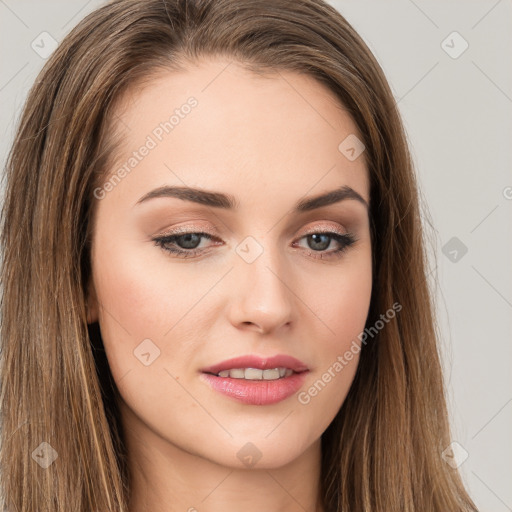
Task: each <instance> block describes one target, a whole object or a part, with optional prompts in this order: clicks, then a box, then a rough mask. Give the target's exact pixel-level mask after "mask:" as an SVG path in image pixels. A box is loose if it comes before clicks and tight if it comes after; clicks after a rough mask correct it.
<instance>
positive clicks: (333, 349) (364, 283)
mask: <svg viewBox="0 0 512 512" xmlns="http://www.w3.org/2000/svg"><path fill="white" fill-rule="evenodd" d="M317 283H318V284H320V283H321V285H322V288H321V289H317V290H316V291H315V293H314V294H313V295H312V297H313V299H312V300H314V302H312V304H311V309H312V310H313V312H314V313H316V315H317V318H318V319H319V320H321V322H320V324H323V326H322V331H323V332H324V333H325V336H323V339H324V343H325V345H324V347H325V351H324V353H325V354H326V355H328V356H329V357H331V358H332V356H333V354H338V353H340V352H342V351H345V350H346V349H347V347H348V346H350V345H351V343H352V341H353V340H357V337H358V335H359V334H360V333H361V332H362V331H363V330H364V327H365V324H366V319H367V316H368V311H369V307H370V299H371V292H372V267H371V252H370V251H369V250H367V251H364V253H363V252H360V253H358V254H356V257H355V258H353V259H352V260H350V261H347V264H346V265H345V266H343V265H341V266H340V271H339V273H336V277H335V278H334V277H333V276H330V278H329V279H322V280H321V281H320V280H319V281H317ZM319 328H320V327H319Z"/></svg>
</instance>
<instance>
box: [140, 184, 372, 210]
mask: <svg viewBox="0 0 512 512" xmlns="http://www.w3.org/2000/svg"><path fill="white" fill-rule="evenodd" d="M157 197H175V198H177V199H181V200H183V201H191V202H193V203H198V204H201V205H204V206H210V207H212V208H223V209H225V210H237V209H238V208H239V206H240V203H239V201H238V200H237V199H236V198H235V197H234V196H232V195H231V194H224V193H222V192H214V191H209V190H203V189H199V188H191V187H176V186H163V187H159V188H156V189H154V190H151V191H150V192H148V193H147V194H145V195H143V196H142V197H141V198H140V199H139V200H138V201H137V203H136V204H140V203H143V202H145V201H148V200H149V199H154V198H157ZM349 199H352V200H356V201H358V202H360V203H362V204H364V205H365V207H366V209H368V208H369V205H368V203H367V202H366V200H365V199H364V198H363V197H362V196H361V195H360V194H359V193H358V192H356V191H355V190H354V189H353V188H351V187H349V186H347V185H343V186H342V187H340V188H337V189H335V190H331V191H330V192H326V193H323V194H320V195H316V196H313V197H308V198H306V199H301V200H299V201H298V202H297V203H296V204H295V206H294V211H295V212H297V213H302V212H309V211H311V210H316V209H317V208H321V207H323V206H329V205H331V204H334V203H339V202H340V201H345V200H349Z"/></svg>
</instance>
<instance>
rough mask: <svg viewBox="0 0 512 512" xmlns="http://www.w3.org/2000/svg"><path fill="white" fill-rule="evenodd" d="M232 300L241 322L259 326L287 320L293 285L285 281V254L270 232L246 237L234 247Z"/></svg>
mask: <svg viewBox="0 0 512 512" xmlns="http://www.w3.org/2000/svg"><path fill="white" fill-rule="evenodd" d="M236 253H237V260H238V261H236V264H235V267H236V268H235V272H234V276H233V277H234V279H235V283H236V285H235V286H236V292H235V294H234V295H235V301H236V303H237V311H238V314H239V315H242V316H241V317H240V318H239V320H240V321H242V322H252V323H257V324H259V325H260V326H263V325H264V324H267V325H266V326H267V327H269V328H270V324H279V323H283V322H287V321H289V320H290V317H291V312H292V306H293V293H292V291H291V289H293V286H292V284H291V283H289V282H288V281H289V279H290V273H289V272H287V271H286V261H285V255H284V254H283V252H282V248H281V247H279V246H278V244H277V243H276V240H275V238H274V237H272V236H271V235H269V236H265V237H264V239H262V238H259V239H257V238H256V237H253V236H248V237H246V238H245V239H244V240H242V242H240V243H239V245H238V246H237V247H236Z"/></svg>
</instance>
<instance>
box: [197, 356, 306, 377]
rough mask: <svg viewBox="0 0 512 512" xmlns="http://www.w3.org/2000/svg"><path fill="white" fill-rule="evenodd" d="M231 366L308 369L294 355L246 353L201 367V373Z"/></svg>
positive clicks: (295, 370)
mask: <svg viewBox="0 0 512 512" xmlns="http://www.w3.org/2000/svg"><path fill="white" fill-rule="evenodd" d="M233 368H259V369H261V370H269V369H272V368H289V369H291V370H293V371H294V372H296V373H300V372H304V371H307V370H309V368H308V367H307V365H306V364H304V363H303V362H302V361H299V360H298V359H295V357H292V356H288V355H285V354H278V355H275V356H271V357H261V356H256V355H247V356H240V357H234V358H232V359H226V360H225V361H222V362H220V363H217V364H214V365H213V366H208V367H207V368H202V369H201V371H202V372H203V373H213V374H215V375H217V374H218V373H219V372H221V371H223V370H231V369H233Z"/></svg>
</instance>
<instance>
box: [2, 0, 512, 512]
mask: <svg viewBox="0 0 512 512" xmlns="http://www.w3.org/2000/svg"><path fill="white" fill-rule="evenodd" d="M102 3H103V2H101V1H98V0H89V1H86V0H72V1H71V0H67V1H64V0H61V1H56V0H52V1H44V2H42V1H36V0H32V1H28V0H0V54H1V59H0V105H1V110H0V112H1V116H0V164H1V165H2V168H3V165H4V163H5V158H6V155H7V151H8V148H9V146H10V144H11V142H12V137H13V133H14V127H15V124H16V121H17V119H18V117H19V113H20V107H21V106H22V104H23V101H24V99H25V97H26V94H27V92H28V89H29V87H30V86H31V85H32V83H33V81H34V79H35V77H36V75H37V73H38V71H39V70H40V68H41V67H42V65H43V64H44V61H45V59H44V57H45V55H43V56H41V55H40V54H41V53H44V51H47V50H50V49H51V44H50V43H51V39H50V36H51V37H53V38H54V39H55V40H56V41H60V40H61V39H62V38H63V37H64V35H65V34H66V33H67V32H68V31H69V30H70V29H71V28H72V27H73V26H74V25H75V24H76V23H77V22H78V21H79V20H80V19H81V18H83V17H84V16H85V15H86V14H87V13H88V12H90V11H92V10H93V9H94V8H96V7H97V6H99V5H101V4H102ZM330 3H331V4H332V5H334V6H335V7H336V8H337V9H338V10H339V11H340V12H341V13H342V14H343V15H344V16H345V17H346V18H347V19H348V21H349V22H350V23H352V24H353V26H354V27H355V28H356V30H358V32H359V33H360V34H361V35H362V36H363V38H364V39H365V40H366V42H367V43H368V45H369V46H370V48H371V49H372V51H373V52H374V54H375V55H376V57H377V59H378V60H379V62H380V63H381V65H382V67H383V68H384V71H385V73H386V75H387V77H388V79H389V82H390V84H391V87H392V90H393V93H394V95H395V97H396V99H397V101H398V102H399V103H398V104H399V107H400V110H401V112H402V115H403V119H404V123H405V126H406V130H407V134H408V138H409V140H410V143H411V149H412V153H413V156H414V160H415V163H416V166H417V172H418V178H419V182H420V186H421V194H422V197H423V205H422V207H423V210H424V212H425V217H426V218H428V217H430V218H431V220H432V222H433V226H432V228H429V227H428V226H427V233H428V235H429V236H430V237H431V239H432V244H431V246H432V248H431V257H430V261H431V263H430V270H431V273H430V277H429V280H430V284H431V286H432V289H433V291H434V293H435V295H436V298H437V313H438V318H439V324H440V331H441V334H442V340H441V342H442V351H443V357H444V366H445V375H446V382H447V384H448V390H447V392H448V399H449V406H450V414H451V419H452V426H453V440H454V441H456V442H457V443H458V444H459V445H460V447H461V448H458V450H459V451H458V452H457V456H456V457H455V460H456V463H457V464H460V471H461V472H462V474H463V478H464V480H465V482H466V484H467V486H468V488H469V490H470V493H471V494H472V496H473V498H474V499H475V501H476V503H477V505H478V506H479V507H480V508H481V510H482V511H496V512H501V511H506V510H511V511H512V486H511V485H510V482H511V481H512V480H511V477H512V436H511V435H510V432H511V426H512V385H511V381H512V376H511V375H512V372H511V366H512V346H511V343H510V341H511V339H512V336H511V331H512V329H511V326H512V321H511V319H512V315H511V313H512V265H511V263H512V258H511V256H512V237H511V231H512V229H511V228H512V223H511V219H512V215H511V214H512V173H511V168H512V166H511V161H512V151H511V148H510V147H511V144H512V69H511V63H512V60H511V53H512V51H511V49H512V1H510V0H508V1H507V0H498V1H496V0H490V1H487V0H485V1H483V0H482V1H474V0H473V1H467V0H466V1H464V2H462V1H449V2H447V1H443V2H441V1H437V2H435V1H433V0H428V1H427V0H415V1H413V0H400V1H387V2H382V1H377V0H372V1H367V0H364V1H362V0H359V1H357V2H356V1H350V0H342V1H331V2H330ZM454 31H456V32H458V33H459V34H460V36H457V35H455V36H454V35H451V34H452V33H453V32H454ZM43 32H47V33H48V34H50V36H48V35H45V34H43V35H41V33H43ZM41 39H44V47H43V43H41ZM443 41H445V42H444V43H443ZM464 41H466V42H467V44H468V45H469V46H468V48H467V49H466V50H465V51H464V52H463V53H461V50H463V49H464V47H465V43H464ZM36 44H39V49H38V51H39V53H37V51H36V50H35V49H33V48H32V45H33V46H35V45H36ZM36 48H37V47H36ZM450 53H451V55H450ZM459 54H460V55H459ZM454 57H456V58H454ZM466 251H467V252H466ZM461 449H462V450H464V451H460V450H461ZM465 452H467V458H466V459H465V460H464V456H465ZM461 462H462V463H461Z"/></svg>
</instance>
